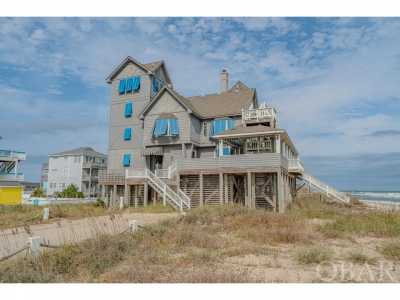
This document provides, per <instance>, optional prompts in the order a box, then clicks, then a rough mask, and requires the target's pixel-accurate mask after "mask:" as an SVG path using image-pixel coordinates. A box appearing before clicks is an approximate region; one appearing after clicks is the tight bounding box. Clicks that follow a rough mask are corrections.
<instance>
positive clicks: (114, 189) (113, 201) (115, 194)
mask: <svg viewBox="0 0 400 300" xmlns="http://www.w3.org/2000/svg"><path fill="white" fill-rule="evenodd" d="M117 201H118V195H117V185H116V184H114V186H113V197H112V206H114V204H115V203H116V202H117Z"/></svg>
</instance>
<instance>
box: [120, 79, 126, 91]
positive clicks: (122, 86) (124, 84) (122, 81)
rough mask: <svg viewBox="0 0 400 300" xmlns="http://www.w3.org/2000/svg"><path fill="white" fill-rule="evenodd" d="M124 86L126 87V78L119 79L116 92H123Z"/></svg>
mask: <svg viewBox="0 0 400 300" xmlns="http://www.w3.org/2000/svg"><path fill="white" fill-rule="evenodd" d="M125 87H126V80H125V79H121V80H120V81H119V86H118V92H119V93H120V94H125Z"/></svg>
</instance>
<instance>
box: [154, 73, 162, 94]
mask: <svg viewBox="0 0 400 300" xmlns="http://www.w3.org/2000/svg"><path fill="white" fill-rule="evenodd" d="M163 85H164V82H163V81H162V80H161V79H158V78H157V77H153V80H152V82H151V89H152V92H153V94H154V95H155V94H157V93H158V91H159V90H160V89H161V88H162V87H163Z"/></svg>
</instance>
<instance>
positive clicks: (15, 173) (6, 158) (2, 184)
mask: <svg viewBox="0 0 400 300" xmlns="http://www.w3.org/2000/svg"><path fill="white" fill-rule="evenodd" d="M25 159H26V153H25V152H20V151H13V150H0V204H6V205H10V204H11V205H12V204H20V203H21V201H22V190H23V187H22V185H21V182H22V181H23V180H24V175H23V174H22V173H21V172H20V164H21V161H24V160H25Z"/></svg>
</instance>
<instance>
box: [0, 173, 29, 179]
mask: <svg viewBox="0 0 400 300" xmlns="http://www.w3.org/2000/svg"><path fill="white" fill-rule="evenodd" d="M0 181H24V175H23V174H22V173H18V174H15V173H14V174H13V173H0Z"/></svg>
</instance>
